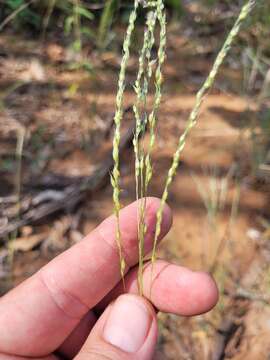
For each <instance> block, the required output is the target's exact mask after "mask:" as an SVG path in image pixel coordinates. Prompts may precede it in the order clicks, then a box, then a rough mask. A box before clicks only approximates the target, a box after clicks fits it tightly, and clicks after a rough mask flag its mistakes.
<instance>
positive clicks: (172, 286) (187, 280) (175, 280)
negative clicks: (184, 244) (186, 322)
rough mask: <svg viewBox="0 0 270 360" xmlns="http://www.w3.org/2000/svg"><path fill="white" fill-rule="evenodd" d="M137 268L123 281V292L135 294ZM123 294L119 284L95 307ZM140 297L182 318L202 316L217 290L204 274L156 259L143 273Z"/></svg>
mask: <svg viewBox="0 0 270 360" xmlns="http://www.w3.org/2000/svg"><path fill="white" fill-rule="evenodd" d="M137 273H138V268H137V267H136V268H134V269H132V270H131V271H130V272H129V273H128V274H127V276H126V278H125V286H126V291H127V292H129V293H133V294H138V293H139V290H138V281H137ZM123 292H124V289H123V284H122V283H119V284H118V285H117V286H116V287H115V288H114V289H113V290H112V291H111V292H110V293H109V294H108V295H107V296H106V297H105V298H104V299H103V300H102V301H101V302H100V303H99V304H98V306H97V308H98V310H99V311H103V309H104V308H105V307H106V306H107V304H108V303H110V302H111V301H112V300H114V299H115V298H117V297H118V296H119V295H120V294H122V293H123ZM143 295H144V297H146V298H147V299H148V300H149V301H151V302H152V304H153V305H154V306H155V307H156V308H157V309H158V310H160V311H163V312H166V313H173V314H177V315H182V316H192V315H198V314H203V313H205V312H207V311H209V310H211V309H212V308H213V307H214V306H215V305H216V303H217V301H218V288H217V285H216V283H215V281H214V279H213V278H212V277H211V276H210V275H209V274H207V273H204V272H196V271H195V272H194V271H191V270H189V269H187V268H184V267H182V266H177V265H174V264H170V263H168V262H166V261H163V260H158V261H156V263H155V264H154V267H153V274H152V266H151V264H150V263H148V264H147V265H146V267H145V270H144V273H143Z"/></svg>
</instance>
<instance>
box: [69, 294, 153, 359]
mask: <svg viewBox="0 0 270 360" xmlns="http://www.w3.org/2000/svg"><path fill="white" fill-rule="evenodd" d="M157 332H158V330H157V319H156V314H155V311H154V309H153V307H152V305H151V304H150V303H149V302H148V301H146V300H145V299H144V298H142V297H139V296H136V295H131V294H125V295H121V296H120V297H119V298H118V299H117V300H116V301H115V302H114V303H113V304H111V305H110V306H109V307H108V308H107V309H106V310H105V312H104V313H103V314H102V316H101V317H100V318H99V320H98V321H97V323H96V325H95V326H94V328H93V329H92V331H91V333H90V335H89V337H88V339H87V340H86V342H85V344H84V346H83V348H82V350H81V352H80V353H79V354H78V355H77V357H76V360H86V359H87V360H92V359H95V360H97V359H99V360H102V359H104V360H105V359H106V360H109V359H111V360H133V359H140V360H150V359H152V358H153V356H154V352H155V346H156V342H157Z"/></svg>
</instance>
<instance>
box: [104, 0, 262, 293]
mask: <svg viewBox="0 0 270 360" xmlns="http://www.w3.org/2000/svg"><path fill="white" fill-rule="evenodd" d="M255 4H256V0H248V1H247V2H246V4H245V5H244V6H243V7H242V9H241V11H240V14H239V16H238V18H237V20H236V22H235V23H234V25H233V27H232V29H231V31H230V32H229V34H228V37H227V38H226V40H225V42H224V45H223V46H222V48H221V50H220V52H219V53H218V55H217V58H216V60H215V62H214V65H213V67H212V69H211V71H210V73H209V75H208V77H207V78H206V80H205V82H204V83H203V85H202V87H201V89H200V90H199V91H198V93H197V95H196V99H195V105H194V107H193V109H192V111H191V113H190V116H189V118H188V121H187V125H186V128H185V130H184V132H183V133H182V134H181V136H180V137H179V141H178V146H177V149H176V151H175V153H174V155H173V159H172V163H171V167H170V168H169V170H168V174H167V178H166V181H165V186H164V191H163V194H162V198H161V203H160V208H159V209H158V212H157V221H156V228H155V235H154V244H153V251H152V255H151V263H152V269H153V266H154V263H155V261H156V249H157V241H158V238H159V236H160V233H161V224H162V217H163V210H164V206H165V203H166V201H167V199H168V195H169V188H170V185H171V183H172V181H173V179H174V177H175V174H176V171H177V168H178V165H179V160H180V157H181V154H182V152H183V150H184V147H185V144H186V141H187V138H188V135H189V133H190V131H191V130H192V129H193V128H194V126H196V124H197V120H198V116H199V112H200V109H201V106H202V103H203V101H204V99H205V97H206V95H207V93H208V92H209V90H210V89H211V88H212V86H213V84H214V81H215V79H216V77H217V74H218V72H219V70H220V67H221V65H222V64H223V62H224V60H225V58H226V56H227V54H228V52H229V50H230V49H231V47H232V44H233V42H234V40H235V39H236V37H237V35H238V33H239V31H240V29H241V26H242V24H243V23H244V21H245V20H246V18H247V17H248V15H249V14H250V12H251V11H252V9H253V7H254V6H255ZM140 6H141V2H140V1H138V0H135V2H134V9H133V10H132V12H131V14H130V17H129V24H128V28H127V32H126V37H125V40H124V44H123V57H122V62H121V67H120V73H119V81H118V92H117V95H116V111H115V116H114V123H115V133H114V139H113V159H114V168H113V172H112V176H111V182H112V186H113V202H114V212H115V215H116V220H117V230H116V240H117V245H118V248H119V259H120V272H121V276H122V279H124V274H125V267H126V266H125V259H124V257H123V249H122V243H121V231H120V219H119V212H120V208H121V204H120V191H121V190H120V162H119V155H120V154H119V144H120V138H121V122H122V117H123V116H122V115H123V96H124V90H125V75H126V67H127V63H128V60H129V55H130V43H131V36H132V33H133V30H134V28H135V21H136V18H137V13H138V9H139V7H140ZM144 6H145V7H147V8H149V9H150V11H149V12H148V17H147V20H146V30H145V33H144V41H143V45H142V50H141V52H140V56H139V66H138V74H137V80H136V82H135V87H134V88H135V93H136V95H137V100H136V103H135V104H134V115H135V120H136V131H135V134H134V140H133V144H134V153H135V182H136V197H137V199H139V198H141V202H140V205H139V211H138V240H139V271H138V285H139V292H140V294H141V295H142V294H143V283H142V275H143V260H144V255H145V254H144V237H145V233H146V230H147V229H146V225H145V221H144V220H145V219H144V217H145V208H146V196H147V189H148V186H149V184H150V181H151V178H152V164H151V153H152V151H153V149H154V144H155V129H156V122H157V110H158V108H159V106H160V102H161V96H162V91H161V84H162V81H163V77H162V65H163V63H164V60H165V46H166V15H165V9H164V4H163V1H162V0H157V1H151V2H149V3H148V4H147V5H145V4H144ZM156 19H157V20H158V23H159V26H160V37H159V50H158V56H157V59H156V63H157V64H156V70H155V89H156V90H155V96H154V103H153V107H152V110H151V111H150V114H149V115H146V110H145V106H146V101H147V94H148V81H149V80H150V79H151V76H152V70H151V61H150V59H151V49H152V47H153V45H154V40H155V39H154V35H153V34H154V29H155V24H156ZM147 54H148V55H147ZM142 79H143V80H144V81H143V85H142ZM140 108H142V109H143V111H140ZM147 126H148V127H149V132H150V142H149V144H148V149H147V150H146V151H145V150H144V149H141V145H140V143H139V137H140V135H144V132H145V128H146V127H147Z"/></svg>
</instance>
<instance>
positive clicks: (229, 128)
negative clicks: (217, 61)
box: [0, 31, 270, 360]
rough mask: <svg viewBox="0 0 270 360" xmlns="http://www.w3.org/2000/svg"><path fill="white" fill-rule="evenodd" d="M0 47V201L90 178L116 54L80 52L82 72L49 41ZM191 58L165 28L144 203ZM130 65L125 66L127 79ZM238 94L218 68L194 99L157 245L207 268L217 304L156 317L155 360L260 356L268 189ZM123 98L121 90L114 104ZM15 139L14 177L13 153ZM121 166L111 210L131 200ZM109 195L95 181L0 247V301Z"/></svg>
mask: <svg viewBox="0 0 270 360" xmlns="http://www.w3.org/2000/svg"><path fill="white" fill-rule="evenodd" d="M0 48H1V52H0V79H1V84H0V91H1V97H0V101H1V113H0V138H1V149H0V161H1V165H0V197H1V199H3V198H4V196H6V195H11V194H13V193H14V191H15V190H16V189H17V188H18V183H19V184H20V183H21V184H22V186H21V192H22V194H24V195H25V194H28V195H29V194H30V195H29V196H34V195H33V194H36V193H38V191H40V189H37V186H36V185H37V183H38V184H40V185H39V186H40V188H41V190H42V179H43V178H44V177H45V176H46V175H48V174H54V176H55V175H56V174H57V175H58V176H64V177H65V178H64V179H65V180H66V179H70V178H80V177H84V176H87V175H89V174H91V173H93V172H94V171H95V169H96V168H97V166H98V165H99V164H100V163H102V162H103V161H104V159H105V158H106V156H107V154H108V152H109V151H110V144H111V131H110V127H111V125H110V124H111V118H112V115H113V112H114V101H115V88H116V81H117V69H118V66H119V58H118V57H117V56H116V55H115V54H114V53H109V52H106V53H104V54H103V55H102V56H99V57H98V56H97V55H96V54H95V53H94V52H91V49H89V50H88V51H89V53H87V54H86V55H85V56H87V58H89V59H90V62H91V63H92V65H93V70H90V71H88V70H86V69H85V68H84V66H79V67H77V68H75V67H74V66H73V67H72V66H71V64H73V63H74V62H75V61H77V60H78V59H75V58H73V57H74V56H75V55H74V54H73V53H71V52H70V51H69V50H68V49H67V48H65V47H63V46H61V45H59V44H58V43H55V42H50V41H47V42H46V43H44V44H41V43H40V42H39V41H38V40H36V41H35V40H29V39H20V38H18V36H16V37H14V36H12V35H1V37H0ZM197 50H198V49H197ZM203 50H204V51H207V49H202V55H201V56H198V54H197V53H196V52H195V50H194V48H193V46H192V45H191V44H189V43H188V42H187V40H186V39H185V38H182V37H181V36H180V35H179V34H178V33H177V31H172V33H171V35H170V37H169V45H168V59H167V60H168V61H167V64H166V66H165V70H164V73H165V75H164V78H165V79H166V82H165V85H164V98H163V102H162V106H161V110H160V114H159V123H158V131H157V134H158V135H157V146H156V149H155V152H154V180H153V183H152V186H151V190H150V194H151V195H154V196H160V194H161V192H162V187H163V184H164V177H165V174H166V171H167V169H168V167H169V165H170V161H171V155H172V153H173V151H174V149H175V146H176V143H177V139H178V136H179V134H181V132H182V131H183V129H184V127H185V121H186V119H187V116H188V113H189V111H190V110H191V108H192V105H193V103H194V93H195V91H196V89H197V88H198V86H199V84H200V83H201V81H202V79H203V78H204V77H205V75H206V74H207V71H208V70H209V68H210V66H211V63H212V56H210V58H209V56H207V55H205V54H204V53H203ZM135 63H136V59H135V58H134V59H133V58H132V59H131V64H130V67H129V69H128V82H129V81H131V79H133V78H134V65H135ZM241 86H242V77H241V71H240V70H239V68H238V69H236V70H234V69H232V67H228V66H227V67H225V68H224V69H223V71H222V73H221V74H220V76H219V78H218V81H217V83H216V86H215V89H214V90H213V91H212V92H211V94H210V95H209V96H208V98H207V99H206V101H205V103H204V106H203V109H202V111H201V115H200V120H199V123H198V126H197V127H196V129H195V130H194V131H193V132H192V134H191V136H190V138H189V139H188V142H187V146H186V148H185V150H184V153H183V157H182V161H181V164H180V167H179V170H178V172H177V176H176V178H175V181H174V183H173V186H172V188H171V191H170V196H169V200H168V203H169V205H170V206H171V208H172V209H173V213H174V224H173V228H172V230H171V231H170V233H169V234H168V235H167V237H166V239H165V240H164V242H163V243H162V245H161V247H160V256H162V257H165V258H167V259H170V260H172V261H173V262H175V263H178V264H181V265H184V266H188V267H191V268H192V269H194V270H204V271H211V272H212V273H213V275H214V276H215V278H216V280H217V282H218V284H219V288H220V294H221V296H220V301H219V303H218V305H217V306H216V308H215V309H214V310H212V311H211V312H210V313H208V314H206V315H203V316H198V317H194V318H180V317H176V316H174V315H170V314H169V315H168V314H160V315H159V316H160V338H159V343H158V350H157V355H156V358H157V359H173V360H174V359H200V360H201V359H202V360H204V359H213V360H218V359H234V360H240V359H246V360H249V359H250V360H251V359H252V360H253V359H258V360H260V359H269V354H270V343H269V338H270V308H269V299H270V271H269V266H268V264H269V260H270V247H269V240H270V232H269V229H270V224H269V194H270V192H269V190H270V186H269V184H270V183H269V180H268V181H267V179H265V178H262V179H261V178H259V179H258V178H257V176H256V174H254V173H253V172H252V166H253V155H254V149H253V143H252V136H251V131H250V124H252V122H253V120H254V118H255V117H256V116H258V114H259V113H260V111H261V110H260V109H259V108H258V103H257V102H256V101H255V100H252V99H250V98H248V97H246V96H244V95H243V94H242V93H241ZM132 101H133V95H132V92H131V88H130V87H129V86H128V88H127V95H126V98H125V106H127V107H128V106H129V105H131V104H132ZM126 121H127V123H128V121H129V120H128V119H127V120H126ZM108 132H109V135H108ZM21 134H24V150H23V153H22V173H21V177H20V178H19V180H18V176H20V174H18V163H19V161H18V156H17V159H16V156H15V149H16V145H18V137H19V139H20V138H21V136H22V135H21ZM132 160H133V155H132V151H130V150H128V149H125V151H124V152H123V154H122V162H121V164H122V165H121V171H122V183H121V188H122V189H123V191H122V201H123V204H128V203H130V202H131V201H133V200H134V198H135V191H134V181H133V161H132ZM268 176H269V175H268ZM37 179H38V180H37ZM60 181H61V180H60ZM43 190H44V189H43ZM60 190H61V189H60ZM111 195H112V191H111V188H110V185H109V184H107V185H106V186H105V187H103V188H102V190H100V191H97V192H95V194H90V195H89V196H85V198H84V201H83V202H81V203H80V206H77V207H76V208H75V209H68V211H67V212H66V213H63V212H60V213H58V214H57V216H53V217H49V218H48V219H47V220H46V221H42V222H40V223H38V224H35V225H25V226H23V227H21V228H20V229H19V231H18V232H17V233H16V234H15V235H14V233H13V239H11V245H10V246H9V247H8V246H7V245H6V244H4V243H2V247H1V248H0V249H1V250H0V291H1V293H2V294H3V293H5V292H6V291H7V290H8V289H9V288H11V287H13V286H15V285H16V284H18V283H20V282H21V281H22V280H23V279H25V278H27V277H28V276H30V275H31V274H33V273H34V272H35V271H37V269H39V268H40V267H41V266H42V265H43V264H45V263H46V262H48V261H49V260H50V259H51V258H52V257H54V256H55V255H56V254H58V253H59V252H61V251H63V250H65V249H66V248H67V247H69V246H70V245H72V244H73V243H76V242H77V241H80V239H81V238H82V237H83V235H85V234H87V233H88V232H89V231H91V230H92V229H93V228H94V227H95V226H96V225H97V224H98V223H99V222H100V221H102V220H103V219H104V218H105V217H106V216H108V215H109V214H110V213H111V212H112V200H111ZM5 225H6V224H5V223H4V222H3V224H0V228H1V226H2V227H4V226H5ZM10 253H12V258H11V255H10Z"/></svg>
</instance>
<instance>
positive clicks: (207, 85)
mask: <svg viewBox="0 0 270 360" xmlns="http://www.w3.org/2000/svg"><path fill="white" fill-rule="evenodd" d="M255 5H256V0H248V1H247V2H246V4H245V5H244V6H243V7H242V9H241V11H240V14H239V16H238V18H237V20H236V22H235V23H234V25H233V27H232V29H231V31H230V33H229V35H228V37H227V39H226V41H225V43H224V45H223V47H222V48H221V50H220V52H219V53H218V55H217V58H216V60H215V63H214V65H213V68H212V70H211V71H210V73H209V75H208V77H207V79H206V81H205V82H204V84H203V86H202V87H201V89H200V90H199V92H198V93H197V95H196V101H195V105H194V107H193V109H192V111H191V113H190V116H189V118H188V121H187V126H186V128H185V130H184V132H183V134H182V135H181V136H180V138H179V141H178V146H177V149H176V151H175V153H174V156H173V160H172V164H171V167H170V169H169V171H168V175H167V178H166V182H165V187H164V191H163V194H162V198H161V203H160V207H159V209H158V212H157V222H156V229H155V237H154V245H153V251H152V256H151V262H152V275H153V265H154V263H155V261H156V248H157V240H158V237H159V235H160V232H161V222H162V215H163V210H164V206H165V203H166V201H167V198H168V191H169V187H170V185H171V183H172V180H173V178H174V176H175V174H176V170H177V168H178V165H179V160H180V155H181V153H182V151H183V149H184V146H185V143H186V139H187V136H188V134H189V133H190V131H191V130H192V128H193V127H194V126H195V125H196V123H197V119H198V115H199V111H200V108H201V105H202V103H203V100H204V98H205V95H206V94H207V92H208V91H209V90H210V89H211V87H212V85H213V83H214V81H215V78H216V76H217V74H218V71H219V69H220V66H221V65H222V64H223V62H224V59H225V57H226V56H227V54H228V52H229V50H230V48H231V47H232V44H233V42H234V40H235V38H236V36H237V35H238V33H239V31H240V28H241V26H242V24H243V22H244V21H245V19H246V18H247V17H248V15H249V14H250V12H251V11H252V9H253V7H254V6H255Z"/></svg>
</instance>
